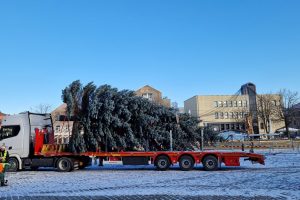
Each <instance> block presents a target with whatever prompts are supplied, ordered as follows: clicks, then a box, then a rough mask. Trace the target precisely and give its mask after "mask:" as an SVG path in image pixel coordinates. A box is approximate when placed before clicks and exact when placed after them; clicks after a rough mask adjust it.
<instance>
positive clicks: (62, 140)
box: [51, 104, 73, 144]
mask: <svg viewBox="0 0 300 200" xmlns="http://www.w3.org/2000/svg"><path fill="white" fill-rule="evenodd" d="M66 109H67V104H62V105H60V106H59V107H58V108H56V109H55V110H54V111H52V112H51V116H52V121H53V129H54V141H55V143H57V144H68V143H69V141H70V137H71V135H72V128H73V122H72V121H68V118H67V114H66Z"/></svg>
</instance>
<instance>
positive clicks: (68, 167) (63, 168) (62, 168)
mask: <svg viewBox="0 0 300 200" xmlns="http://www.w3.org/2000/svg"><path fill="white" fill-rule="evenodd" d="M56 168H57V170H58V171H59V172H70V171H72V170H73V169H74V162H73V160H71V159H70V158H65V157H63V158H60V159H59V160H58V161H57V164H56Z"/></svg>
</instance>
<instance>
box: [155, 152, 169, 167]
mask: <svg viewBox="0 0 300 200" xmlns="http://www.w3.org/2000/svg"><path fill="white" fill-rule="evenodd" d="M161 156H165V157H167V158H168V159H169V162H170V163H172V160H171V157H170V156H169V155H168V154H166V153H160V154H157V155H156V156H155V157H154V158H153V162H154V165H155V162H156V160H157V158H159V157H161Z"/></svg>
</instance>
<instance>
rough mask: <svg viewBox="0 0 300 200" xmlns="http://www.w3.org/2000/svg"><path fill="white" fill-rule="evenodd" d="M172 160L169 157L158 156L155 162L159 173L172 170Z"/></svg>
mask: <svg viewBox="0 0 300 200" xmlns="http://www.w3.org/2000/svg"><path fill="white" fill-rule="evenodd" d="M170 165H171V163H170V160H169V158H168V157H167V156H158V158H156V160H155V166H156V168H157V169H158V170H159V171H166V170H168V169H169V168H170Z"/></svg>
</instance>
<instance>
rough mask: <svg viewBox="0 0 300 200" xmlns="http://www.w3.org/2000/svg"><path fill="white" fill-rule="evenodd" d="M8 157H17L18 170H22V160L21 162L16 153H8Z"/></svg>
mask: <svg viewBox="0 0 300 200" xmlns="http://www.w3.org/2000/svg"><path fill="white" fill-rule="evenodd" d="M10 158H15V159H17V161H18V164H19V166H18V169H19V170H22V169H23V168H22V166H23V162H22V159H21V157H20V156H19V155H18V154H10V155H9V159H10Z"/></svg>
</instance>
